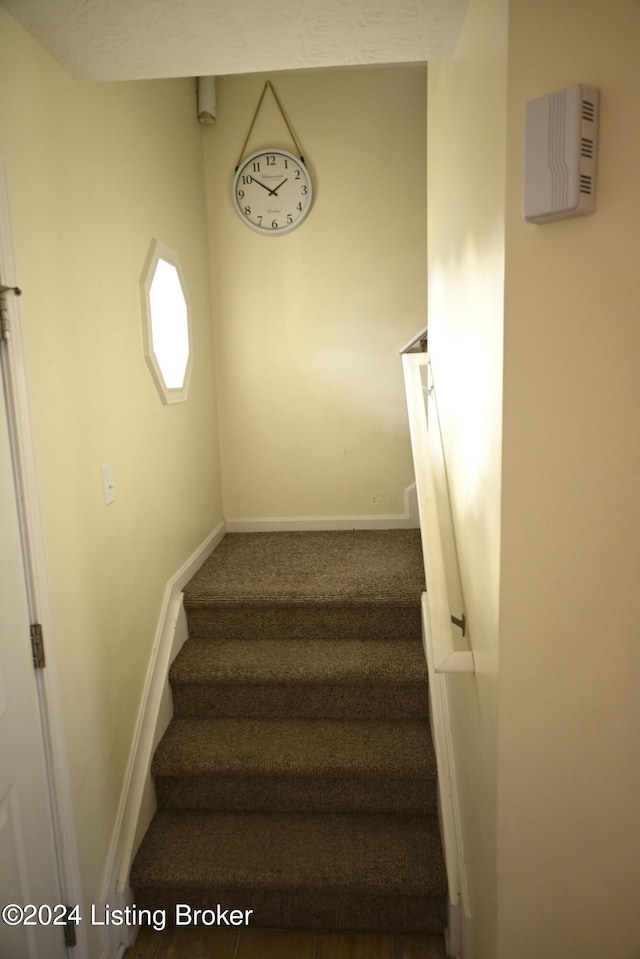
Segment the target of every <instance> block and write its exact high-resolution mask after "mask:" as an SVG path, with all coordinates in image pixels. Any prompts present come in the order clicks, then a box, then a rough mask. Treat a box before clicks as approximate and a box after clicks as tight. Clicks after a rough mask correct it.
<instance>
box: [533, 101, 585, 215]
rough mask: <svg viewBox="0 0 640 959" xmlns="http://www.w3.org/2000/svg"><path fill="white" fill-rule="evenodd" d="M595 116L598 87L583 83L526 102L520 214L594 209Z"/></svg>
mask: <svg viewBox="0 0 640 959" xmlns="http://www.w3.org/2000/svg"><path fill="white" fill-rule="evenodd" d="M598 120H599V95H598V90H597V89H596V87H592V86H588V85H587V84H585V83H578V84H576V85H575V86H573V87H568V88H567V89H566V90H558V91H557V92H556V93H550V94H549V95H548V96H545V97H538V99H536V100H530V101H529V102H528V103H527V106H526V115H525V169H524V218H525V220H529V221H531V222H533V223H546V222H547V221H549V220H559V219H563V218H565V217H571V216H586V215H588V214H589V213H595V209H596V159H597V153H598Z"/></svg>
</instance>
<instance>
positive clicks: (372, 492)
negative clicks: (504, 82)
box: [205, 67, 426, 518]
mask: <svg viewBox="0 0 640 959" xmlns="http://www.w3.org/2000/svg"><path fill="white" fill-rule="evenodd" d="M265 79H266V78H265V77H256V76H249V77H225V78H222V79H220V80H219V81H218V91H217V92H218V120H217V122H216V124H215V126H212V127H211V128H210V129H208V130H206V131H205V146H206V153H205V155H206V169H207V192H208V208H209V217H210V230H211V234H210V235H211V256H212V288H213V298H214V304H215V316H216V327H215V339H216V348H217V364H218V366H217V370H218V384H219V394H218V395H219V406H220V410H221V420H220V428H221V451H222V463H223V481H224V509H225V515H226V516H227V517H230V518H244V517H279V516H289V517H294V516H327V515H328V516H334V515H345V516H350V515H374V514H375V515H378V514H382V515H384V514H393V513H402V512H403V509H404V503H403V498H402V496H403V490H404V489H405V487H407V486H408V485H409V484H410V483H412V482H413V469H412V464H411V454H410V449H409V441H408V428H407V416H406V408H405V401H404V393H403V385H402V368H401V363H400V359H399V356H398V350H399V349H400V348H401V347H402V346H403V345H404V343H405V342H406V341H407V340H408V339H410V338H411V336H412V335H413V334H415V333H417V332H418V331H419V330H420V329H421V328H422V327H424V325H425V323H426V281H425V265H424V264H425V257H426V199H425V196H426V185H425V164H424V155H425V134H426V123H425V112H426V71H425V69H424V68H420V67H418V68H408V67H403V68H396V69H393V68H389V69H362V70H351V71H349V70H346V71H345V70H343V71H330V72H307V73H293V74H281V75H278V76H276V77H274V78H273V80H274V84H275V87H276V90H277V92H278V94H279V96H280V99H281V102H282V104H283V106H284V109H285V110H286V112H287V114H288V116H289V118H290V120H291V122H292V124H293V127H294V130H295V132H296V134H297V136H298V138H299V139H300V141H301V145H302V149H303V151H304V155H305V158H306V160H307V163H308V165H309V167H310V169H311V172H312V174H313V177H314V183H315V191H316V195H315V201H314V206H313V209H312V211H311V213H310V215H309V218H308V219H307V220H306V221H305V223H304V224H303V225H302V226H301V227H300V228H299V229H298V230H295V231H294V232H293V233H291V234H288V235H285V236H280V237H264V236H260V235H258V234H256V233H254V232H253V231H252V230H250V229H248V228H247V227H246V226H245V225H243V223H242V222H241V221H240V219H239V217H238V216H237V214H236V213H235V211H234V209H233V207H232V201H231V186H232V180H233V172H234V168H235V165H236V163H237V161H238V159H239V154H240V150H241V148H242V144H243V141H244V139H245V137H246V134H247V132H248V129H249V124H250V121H251V118H252V116H253V113H254V110H255V108H256V105H257V103H258V99H259V97H260V93H261V91H262V89H263V86H264V82H265ZM268 145H280V146H283V147H285V148H292V147H291V142H290V138H289V135H288V133H287V130H286V127H285V125H284V123H283V121H282V119H281V117H280V115H279V113H278V112H277V108H276V107H275V106H274V101H273V98H272V97H271V94H270V93H268V94H267V97H266V99H265V101H264V106H263V109H262V111H261V112H260V115H259V117H258V122H257V123H256V127H255V130H254V133H253V135H252V137H251V140H250V142H249V145H248V148H247V153H248V152H252V151H253V150H256V149H258V148H260V147H263V146H268Z"/></svg>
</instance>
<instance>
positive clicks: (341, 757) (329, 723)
mask: <svg viewBox="0 0 640 959" xmlns="http://www.w3.org/2000/svg"><path fill="white" fill-rule="evenodd" d="M152 773H153V775H154V776H156V777H160V776H198V775H205V776H212V775H221V776H224V775H228V774H235V775H246V776H255V775H264V776H300V777H312V776H322V777H337V776H354V777H362V776H370V777H374V778H375V777H378V778H380V777H391V778H403V777H404V778H409V777H411V778H415V779H420V780H423V781H425V782H426V781H433V780H435V777H436V769H435V757H434V754H433V746H432V744H431V737H430V735H429V731H428V727H427V725H426V723H421V722H385V721H379V720H378V721H371V720H367V721H340V720H265V719H262V720H257V719H179V718H176V719H173V721H172V722H171V724H170V726H169V728H168V730H167V732H166V734H165V736H164V738H163V740H162V741H161V743H160V745H159V746H158V749H157V751H156V754H155V757H154V761H153V767H152Z"/></svg>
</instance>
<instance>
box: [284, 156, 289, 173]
mask: <svg viewBox="0 0 640 959" xmlns="http://www.w3.org/2000/svg"><path fill="white" fill-rule="evenodd" d="M283 160H284V168H285V170H288V169H289V161H288V160H287V158H286V157H283Z"/></svg>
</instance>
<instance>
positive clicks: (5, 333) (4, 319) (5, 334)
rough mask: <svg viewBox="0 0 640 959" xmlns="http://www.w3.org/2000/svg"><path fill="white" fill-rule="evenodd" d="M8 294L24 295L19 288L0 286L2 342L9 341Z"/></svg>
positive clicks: (0, 335)
mask: <svg viewBox="0 0 640 959" xmlns="http://www.w3.org/2000/svg"><path fill="white" fill-rule="evenodd" d="M7 293H15V295H16V296H21V295H22V290H21V289H20V287H18V286H3V285H2V284H0V340H8V339H9V311H8V309H7Z"/></svg>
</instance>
